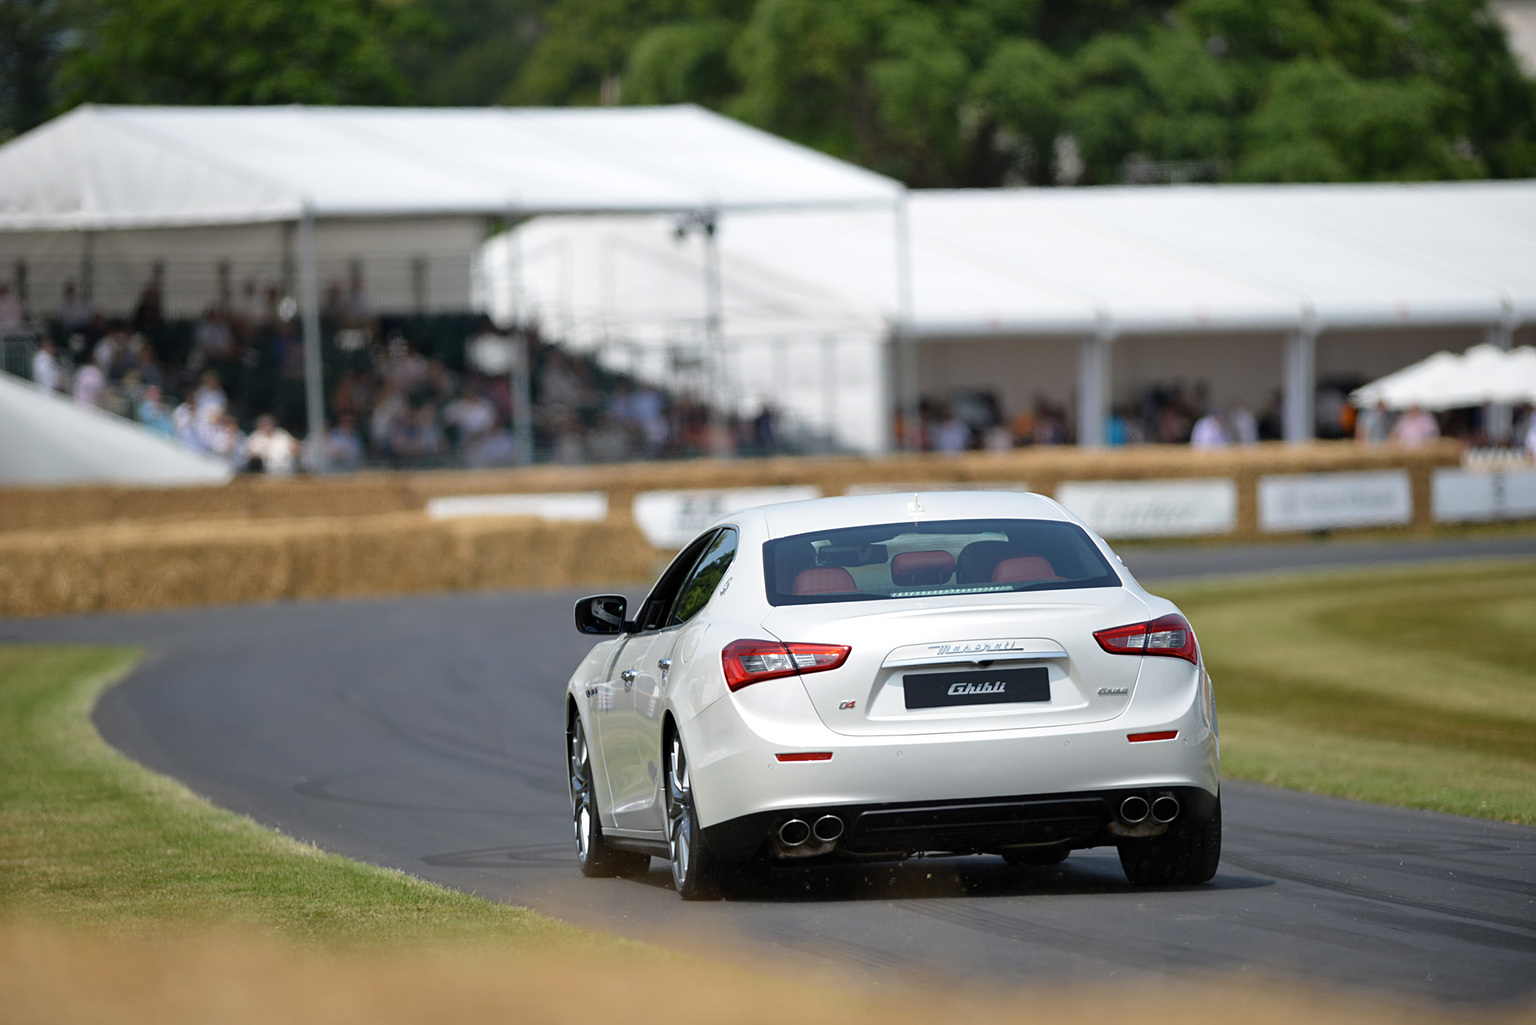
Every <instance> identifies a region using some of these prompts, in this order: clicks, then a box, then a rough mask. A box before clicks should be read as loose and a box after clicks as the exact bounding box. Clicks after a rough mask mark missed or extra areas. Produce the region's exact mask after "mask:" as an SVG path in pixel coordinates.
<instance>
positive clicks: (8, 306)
mask: <svg viewBox="0 0 1536 1025" xmlns="http://www.w3.org/2000/svg"><path fill="white" fill-rule="evenodd" d="M26 319H27V318H26V313H25V311H23V310H22V308H21V300H20V299H18V298H17V297H16V293H15V292H13V291H11V286H10V285H9V284H7V283H6V282H4V281H0V335H3V334H7V333H9V332H11V331H20V330H21V329H22V326H23V325H24V324H25V323H26Z"/></svg>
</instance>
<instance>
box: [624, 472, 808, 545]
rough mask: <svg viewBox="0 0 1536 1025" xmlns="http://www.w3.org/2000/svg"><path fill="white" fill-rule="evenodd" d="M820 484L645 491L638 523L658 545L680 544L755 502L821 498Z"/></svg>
mask: <svg viewBox="0 0 1536 1025" xmlns="http://www.w3.org/2000/svg"><path fill="white" fill-rule="evenodd" d="M820 497H821V489H820V488H817V487H812V486H809V485H806V486H796V487H782V488H724V489H719V490H714V491H642V492H640V494H638V495H636V496H635V504H634V513H635V523H637V524H638V525H639V527H640V531H641V533H643V534H644V535H645V538H646V540H647V541H649V542H650V543H651V544H653V545H655V546H656V547H657V548H681V547H682V546H683V545H685V544H687V543H688V542H689V541H692V540H693V539H694V538H695V537H696V536H698V533H699V531H701V530H703V529H704V528H705V527H707V526H709V524H710V523H711V522H713V521H714V520H715V519H716V518H717V517H720V516H724V515H726V514H727V513H733V512H735V511H736V510H738V509H750V508H752V507H753V506H754V505H772V504H774V503H777V502H799V501H803V500H805V499H807V498H820Z"/></svg>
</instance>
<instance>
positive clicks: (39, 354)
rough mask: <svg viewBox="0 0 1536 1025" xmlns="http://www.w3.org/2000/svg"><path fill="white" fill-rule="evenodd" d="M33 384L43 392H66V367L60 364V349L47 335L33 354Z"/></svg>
mask: <svg viewBox="0 0 1536 1025" xmlns="http://www.w3.org/2000/svg"><path fill="white" fill-rule="evenodd" d="M32 383H33V384H35V385H37V386H38V387H39V388H41V389H42V390H43V391H63V390H64V367H63V366H62V365H61V364H60V363H59V347H58V346H57V345H55V344H54V343H53V339H52V338H49V337H48V336H47V335H44V336H43V340H42V343H41V344H39V345H38V347H37V351H36V352H35V353H33V354H32Z"/></svg>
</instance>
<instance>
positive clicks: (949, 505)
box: [726, 491, 1072, 538]
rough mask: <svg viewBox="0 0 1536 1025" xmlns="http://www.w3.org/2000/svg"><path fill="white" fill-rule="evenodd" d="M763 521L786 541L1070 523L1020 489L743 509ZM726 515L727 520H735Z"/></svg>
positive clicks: (1044, 500)
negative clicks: (926, 525) (950, 523)
mask: <svg viewBox="0 0 1536 1025" xmlns="http://www.w3.org/2000/svg"><path fill="white" fill-rule="evenodd" d="M746 512H756V513H759V514H761V515H762V516H763V518H764V520H765V521H766V522H767V527H768V537H770V538H774V537H788V536H790V535H793V534H805V533H809V532H810V531H814V530H829V529H835V528H839V527H857V526H862V525H864V524H874V523H904V522H912V521H918V520H972V519H1011V520H1019V519H1028V520H1071V519H1072V517H1071V516H1070V515H1069V514H1068V513H1067V512H1066V511H1065V510H1064V509H1062V507H1061V506H1059V505H1057V504H1056V503H1055V502H1054V501H1052V500H1051V499H1049V498H1047V497H1045V496H1044V495H1036V494H1033V493H1030V492H1023V491H920V492H916V493H914V492H911V491H905V492H900V493H894V494H887V495H849V496H846V497H842V498H814V499H811V500H809V501H804V502H783V503H780V504H778V505H762V506H758V507H757V508H756V509H752V510H742V512H741V513H736V514H734V516H740V515H742V514H743V513H746ZM734 516H733V517H726V519H730V518H734Z"/></svg>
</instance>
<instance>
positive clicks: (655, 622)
mask: <svg viewBox="0 0 1536 1025" xmlns="http://www.w3.org/2000/svg"><path fill="white" fill-rule="evenodd" d="M718 535H719V532H718V531H713V530H712V531H710V532H708V533H707V534H704V535H702V536H700V537H697V538H695V539H694V540H693V542H692V543H691V544H689V545H688V547H687V548H684V549H683V550H682V551H681V552H678V553H677V558H675V559H673V560H672V564H671V565H669V566H668V567H667V569H666V572H664V573H662V575H661V579H660V580H657V581H656V586H655V587H653V588H651V593H650V594H648V595H646V597H645V604H644V605H642V606H641V607H640V615H638V616H636V617H635V620H636V622H638V623H639V624H640V629H642V630H659V629H661V628H662V627H664V626H666V625H667V614H668V613H669V612H670V611H671V609H672V605H673V603H674V602H675V601H676V600H677V594H678V592H679V591H680V590H682V587H683V581H684V580H686V579H687V578H688V576H689V572H688V571H689V570H691V569H693V567H694V565H695V564H696V563H697V562H698V561H699V556H700V555H702V554H703V553H704V549H705V548H708V547H709V543H710V542H711V541H713V540H714V539H715V538H716V537H717V536H718Z"/></svg>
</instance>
